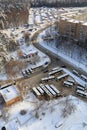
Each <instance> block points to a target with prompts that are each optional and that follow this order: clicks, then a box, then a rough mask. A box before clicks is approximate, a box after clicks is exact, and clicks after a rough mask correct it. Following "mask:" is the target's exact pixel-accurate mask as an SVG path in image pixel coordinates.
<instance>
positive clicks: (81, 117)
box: [0, 96, 87, 130]
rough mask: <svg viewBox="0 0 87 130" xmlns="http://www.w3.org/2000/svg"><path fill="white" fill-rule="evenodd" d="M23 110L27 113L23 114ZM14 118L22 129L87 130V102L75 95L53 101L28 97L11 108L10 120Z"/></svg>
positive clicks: (9, 112)
mask: <svg viewBox="0 0 87 130" xmlns="http://www.w3.org/2000/svg"><path fill="white" fill-rule="evenodd" d="M21 110H26V114H25V115H21V114H20V111H21ZM14 119H17V120H18V125H19V128H20V130H44V129H46V130H57V129H58V130H87V103H85V102H83V101H81V100H79V99H78V98H75V97H73V96H68V97H64V98H62V99H56V100H51V101H38V100H37V99H36V98H35V97H33V99H32V100H31V99H29V98H28V99H25V100H24V101H23V102H19V103H17V104H15V105H13V106H12V107H10V108H9V110H8V122H9V121H12V120H14ZM1 123H2V121H0V124H1ZM7 126H8V123H6V127H7ZM10 127H11V124H9V130H10ZM11 130H15V129H11Z"/></svg>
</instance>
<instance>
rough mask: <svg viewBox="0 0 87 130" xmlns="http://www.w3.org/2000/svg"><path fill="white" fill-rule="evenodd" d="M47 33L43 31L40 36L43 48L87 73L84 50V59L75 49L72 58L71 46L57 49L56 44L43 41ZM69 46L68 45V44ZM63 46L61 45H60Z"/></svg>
mask: <svg viewBox="0 0 87 130" xmlns="http://www.w3.org/2000/svg"><path fill="white" fill-rule="evenodd" d="M45 31H46V30H45ZM45 31H43V32H42V33H41V34H40V35H39V36H38V41H40V42H39V43H40V45H42V46H43V47H45V48H46V49H48V50H50V51H51V52H53V53H54V54H56V55H58V56H59V57H60V58H62V59H63V60H65V61H67V62H68V63H70V64H72V65H73V66H75V67H77V68H79V69H82V70H83V71H85V72H87V62H86V60H87V59H86V58H87V56H86V55H87V54H86V52H84V50H83V55H82V57H80V55H79V52H78V51H79V49H78V48H77V49H76V48H74V49H73V58H71V52H69V51H70V50H69V48H67V47H70V46H66V47H64V48H62V47H61V48H59V49H57V48H56V46H55V42H54V41H52V42H46V41H43V40H42V38H41V37H42V35H44V34H45ZM67 44H68V43H67ZM60 45H61V44H60ZM64 49H65V50H64Z"/></svg>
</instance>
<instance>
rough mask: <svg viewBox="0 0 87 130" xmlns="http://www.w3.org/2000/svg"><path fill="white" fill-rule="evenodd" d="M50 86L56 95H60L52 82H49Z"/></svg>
mask: <svg viewBox="0 0 87 130" xmlns="http://www.w3.org/2000/svg"><path fill="white" fill-rule="evenodd" d="M50 87H51V88H52V89H53V91H54V92H56V94H57V96H59V95H60V91H59V90H58V89H57V88H56V87H55V86H54V85H53V84H51V85H50Z"/></svg>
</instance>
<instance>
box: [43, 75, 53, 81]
mask: <svg viewBox="0 0 87 130" xmlns="http://www.w3.org/2000/svg"><path fill="white" fill-rule="evenodd" d="M52 79H55V77H54V76H48V77H45V78H42V79H41V81H42V82H43V81H49V80H52Z"/></svg>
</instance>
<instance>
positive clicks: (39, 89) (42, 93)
mask: <svg viewBox="0 0 87 130" xmlns="http://www.w3.org/2000/svg"><path fill="white" fill-rule="evenodd" d="M37 90H38V91H39V92H40V93H41V95H44V91H43V89H41V87H39V86H38V87H37Z"/></svg>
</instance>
